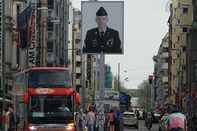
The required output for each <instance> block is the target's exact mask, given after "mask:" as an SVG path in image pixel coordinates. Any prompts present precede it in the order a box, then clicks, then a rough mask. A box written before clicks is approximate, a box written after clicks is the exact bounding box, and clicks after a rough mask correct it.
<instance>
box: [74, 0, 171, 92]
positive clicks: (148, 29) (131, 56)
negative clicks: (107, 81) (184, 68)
mask: <svg viewBox="0 0 197 131" xmlns="http://www.w3.org/2000/svg"><path fill="white" fill-rule="evenodd" d="M80 1H81V0H72V2H73V6H74V7H75V8H80V7H81V5H80V4H81V2H80ZM113 1H114V0H113ZM168 3H169V0H124V5H125V7H124V8H125V14H124V18H125V19H124V21H125V22H124V34H125V36H124V55H112V56H106V63H107V64H109V65H111V67H112V72H113V74H114V75H116V74H117V72H118V63H119V62H120V65H121V71H120V76H121V81H122V82H123V83H124V85H125V86H126V87H127V88H137V86H138V85H139V84H140V83H141V82H142V81H143V80H145V79H147V78H148V75H149V74H152V73H153V69H154V63H153V60H152V57H153V55H155V54H157V51H158V49H159V45H160V43H161V40H162V38H163V37H164V36H165V34H166V33H167V31H168V25H167V20H168V17H169V9H168V5H169V4H168ZM125 70H126V72H125ZM126 77H128V81H125V80H124V79H125V78H126Z"/></svg>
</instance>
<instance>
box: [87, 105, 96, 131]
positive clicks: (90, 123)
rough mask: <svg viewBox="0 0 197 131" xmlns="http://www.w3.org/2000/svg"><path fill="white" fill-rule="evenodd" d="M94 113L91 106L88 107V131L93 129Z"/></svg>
mask: <svg viewBox="0 0 197 131" xmlns="http://www.w3.org/2000/svg"><path fill="white" fill-rule="evenodd" d="M95 119H96V118H95V113H94V112H93V107H90V108H89V112H88V113H87V116H86V122H87V126H88V131H94V124H95Z"/></svg>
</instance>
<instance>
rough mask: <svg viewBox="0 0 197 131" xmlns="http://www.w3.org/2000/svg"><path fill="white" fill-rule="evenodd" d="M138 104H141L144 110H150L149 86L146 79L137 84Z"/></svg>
mask: <svg viewBox="0 0 197 131" xmlns="http://www.w3.org/2000/svg"><path fill="white" fill-rule="evenodd" d="M138 89H139V101H138V102H139V104H140V105H141V106H143V107H144V108H145V109H146V111H150V110H151V86H150V84H149V82H148V81H147V80H145V81H143V82H142V83H141V84H140V85H139V86H138Z"/></svg>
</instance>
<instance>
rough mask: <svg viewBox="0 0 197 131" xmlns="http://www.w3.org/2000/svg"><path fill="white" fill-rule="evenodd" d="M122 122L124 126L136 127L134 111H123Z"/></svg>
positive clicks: (136, 120) (136, 121)
mask: <svg viewBox="0 0 197 131" xmlns="http://www.w3.org/2000/svg"><path fill="white" fill-rule="evenodd" d="M123 124H124V126H134V127H135V128H137V129H138V127H139V126H138V125H139V124H138V119H137V116H136V114H135V113H134V112H124V113H123Z"/></svg>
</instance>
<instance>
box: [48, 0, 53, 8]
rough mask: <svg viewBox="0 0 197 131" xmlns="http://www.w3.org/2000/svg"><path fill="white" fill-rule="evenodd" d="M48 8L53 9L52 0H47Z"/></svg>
mask: <svg viewBox="0 0 197 131" xmlns="http://www.w3.org/2000/svg"><path fill="white" fill-rule="evenodd" d="M48 8H49V9H53V8H54V0H48Z"/></svg>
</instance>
